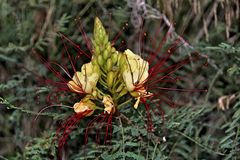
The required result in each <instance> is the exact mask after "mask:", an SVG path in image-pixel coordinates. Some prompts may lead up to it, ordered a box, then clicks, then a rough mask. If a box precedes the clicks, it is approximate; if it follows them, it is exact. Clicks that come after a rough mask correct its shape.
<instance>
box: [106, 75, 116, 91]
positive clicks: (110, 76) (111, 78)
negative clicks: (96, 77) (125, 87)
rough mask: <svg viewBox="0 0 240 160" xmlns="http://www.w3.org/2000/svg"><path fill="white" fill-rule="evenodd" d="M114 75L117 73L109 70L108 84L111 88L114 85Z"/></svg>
mask: <svg viewBox="0 0 240 160" xmlns="http://www.w3.org/2000/svg"><path fill="white" fill-rule="evenodd" d="M114 76H115V74H114V72H112V71H111V72H108V74H107V85H108V87H109V88H111V87H112V85H113V79H114Z"/></svg>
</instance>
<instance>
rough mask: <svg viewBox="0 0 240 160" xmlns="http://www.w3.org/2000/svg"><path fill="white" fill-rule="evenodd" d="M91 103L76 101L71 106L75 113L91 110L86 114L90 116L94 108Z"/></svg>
mask: <svg viewBox="0 0 240 160" xmlns="http://www.w3.org/2000/svg"><path fill="white" fill-rule="evenodd" d="M92 105H93V104H92V103H91V102H90V103H89V102H82V101H80V102H78V103H75V104H74V106H73V109H74V111H75V112H76V113H81V112H85V111H87V110H92V111H91V112H90V113H88V114H87V115H86V116H90V115H92V114H93V112H94V110H93V108H92V107H93V106H92Z"/></svg>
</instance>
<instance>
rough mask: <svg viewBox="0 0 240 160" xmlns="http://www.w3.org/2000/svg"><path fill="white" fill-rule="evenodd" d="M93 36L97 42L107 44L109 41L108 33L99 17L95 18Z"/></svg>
mask: <svg viewBox="0 0 240 160" xmlns="http://www.w3.org/2000/svg"><path fill="white" fill-rule="evenodd" d="M93 37H94V39H93V41H95V42H96V43H97V44H104V45H105V44H106V43H107V42H108V35H107V33H106V31H105V29H104V27H103V25H102V22H101V21H100V19H99V18H98V17H96V18H95V23H94V31H93Z"/></svg>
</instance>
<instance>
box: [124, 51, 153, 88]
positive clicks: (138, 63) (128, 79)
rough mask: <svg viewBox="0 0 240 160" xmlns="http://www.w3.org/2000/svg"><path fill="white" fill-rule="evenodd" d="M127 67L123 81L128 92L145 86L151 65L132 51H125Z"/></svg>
mask: <svg viewBox="0 0 240 160" xmlns="http://www.w3.org/2000/svg"><path fill="white" fill-rule="evenodd" d="M123 54H125V58H126V61H127V63H126V64H127V67H126V68H125V69H124V70H123V72H122V75H123V80H124V82H125V85H126V87H127V89H128V91H133V90H134V88H135V86H136V85H138V84H144V83H145V80H146V79H147V77H148V69H149V64H148V62H147V61H145V60H143V59H142V58H141V57H140V56H138V55H136V54H134V53H133V52H132V51H131V50H129V49H127V50H126V51H124V53H123Z"/></svg>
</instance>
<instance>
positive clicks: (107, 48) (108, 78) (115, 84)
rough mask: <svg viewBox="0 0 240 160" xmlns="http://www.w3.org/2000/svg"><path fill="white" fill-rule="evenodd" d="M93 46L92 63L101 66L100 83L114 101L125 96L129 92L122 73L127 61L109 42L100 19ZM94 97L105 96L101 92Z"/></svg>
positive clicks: (96, 24)
mask: <svg viewBox="0 0 240 160" xmlns="http://www.w3.org/2000/svg"><path fill="white" fill-rule="evenodd" d="M92 46H93V57H92V63H93V64H94V65H98V66H99V69H100V74H101V76H100V80H99V83H100V84H101V85H102V86H104V87H105V89H107V90H108V91H109V92H110V93H111V95H112V98H113V100H114V99H117V98H118V97H120V96H123V95H125V94H126V93H127V90H126V88H125V86H124V84H123V81H122V77H121V74H120V73H121V68H124V61H126V59H125V57H124V55H123V54H122V53H119V52H118V51H117V50H116V49H115V48H114V47H113V46H112V44H111V43H110V42H109V36H108V34H107V32H106V30H105V28H104V27H103V25H102V23H101V21H100V20H99V18H95V22H94V31H93V38H92ZM121 66H122V67H121ZM100 93H101V92H100ZM94 95H95V96H97V97H98V98H101V97H103V96H104V95H103V94H99V92H98V93H94Z"/></svg>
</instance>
